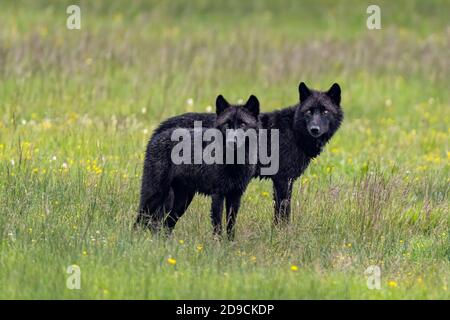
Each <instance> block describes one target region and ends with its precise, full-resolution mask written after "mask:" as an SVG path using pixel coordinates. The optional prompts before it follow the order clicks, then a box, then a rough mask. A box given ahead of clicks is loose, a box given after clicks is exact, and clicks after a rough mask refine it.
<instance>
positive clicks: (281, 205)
mask: <svg viewBox="0 0 450 320" xmlns="http://www.w3.org/2000/svg"><path fill="white" fill-rule="evenodd" d="M299 96H300V102H299V103H298V104H296V105H294V106H292V107H288V108H285V109H282V110H276V111H273V112H266V113H261V114H260V116H259V120H260V123H261V127H262V128H264V129H278V130H279V137H280V148H279V152H280V155H279V156H280V157H279V170H278V172H277V173H276V174H275V175H273V176H261V175H260V173H259V172H260V170H259V168H258V170H257V173H256V174H255V176H258V177H259V178H262V179H272V181H273V189H274V192H273V194H274V200H275V215H274V222H275V223H279V222H282V221H284V222H287V221H289V215H290V211H291V205H290V203H291V194H292V185H293V183H294V181H295V180H296V179H297V178H298V177H299V176H300V175H301V174H302V173H303V172H304V171H305V169H306V168H307V167H308V165H309V163H310V161H311V159H313V158H315V157H317V156H318V155H319V154H320V152H321V151H322V148H323V147H324V146H325V144H326V143H327V142H328V141H329V140H330V139H331V137H332V136H333V135H334V133H335V132H336V131H337V129H338V128H339V126H340V125H341V122H342V120H343V117H344V113H343V111H342V108H341V106H340V103H341V88H340V87H339V85H338V84H337V83H335V84H333V85H332V86H331V88H330V89H329V90H328V91H315V90H310V89H309V88H308V87H307V86H306V85H305V84H304V83H303V82H302V83H300V85H299ZM215 118H216V116H215V115H214V114H211V113H186V114H183V115H180V116H175V117H173V118H170V119H168V120H166V121H164V122H163V123H161V124H160V126H159V128H157V129H156V132H161V131H164V130H167V129H168V128H175V127H192V126H193V123H194V121H202V125H203V127H211V126H213V125H214V121H215ZM269 133H270V131H269ZM268 141H270V136H269V137H268ZM213 205H215V206H219V205H218V204H213Z"/></svg>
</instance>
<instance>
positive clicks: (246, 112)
mask: <svg viewBox="0 0 450 320" xmlns="http://www.w3.org/2000/svg"><path fill="white" fill-rule="evenodd" d="M216 113H217V116H216V115H214V117H213V121H212V122H211V123H210V126H209V127H214V128H217V129H219V130H220V131H221V132H222V134H223V141H224V144H225V141H226V139H225V131H226V129H239V128H240V129H243V130H244V131H245V130H248V129H255V130H257V129H258V115H259V101H258V100H257V98H256V97H254V96H251V97H250V98H249V100H248V101H247V103H246V104H245V105H243V106H233V105H230V104H229V103H228V102H227V101H226V100H225V99H224V98H223V97H222V96H221V95H220V96H218V97H217V101H216ZM192 124H193V123H192ZM176 127H177V126H167V127H164V126H160V128H159V129H158V130H156V131H155V133H154V134H153V136H152V138H151V139H150V141H149V143H148V145H147V151H146V156H145V161H144V173H143V177H142V188H141V200H140V206H139V214H138V217H137V220H136V224H135V225H136V226H138V225H144V226H148V227H150V228H151V229H152V230H155V231H156V230H158V229H159V228H160V227H161V226H162V225H164V227H166V228H167V229H168V231H169V232H170V231H171V230H172V229H173V228H174V227H175V224H176V223H177V221H178V219H179V218H180V217H181V216H182V215H183V214H184V212H185V211H186V209H187V207H188V206H189V204H190V202H191V201H192V198H193V197H194V195H195V193H201V194H204V195H211V196H212V197H213V202H212V207H211V220H212V224H213V227H214V233H215V234H220V233H221V231H222V211H223V202H224V200H225V205H226V214H227V233H228V236H229V237H230V238H232V237H233V236H234V234H233V230H234V225H235V222H236V217H237V213H238V210H239V206H240V200H241V196H242V194H243V193H244V191H245V189H246V188H247V185H248V183H249V182H250V180H251V178H252V177H253V176H254V175H255V172H256V164H253V165H252V164H248V162H246V163H247V164H205V163H202V164H194V163H193V161H192V164H174V163H173V162H172V159H171V152H172V149H173V147H174V146H175V145H176V144H177V143H178V142H176V141H172V140H171V135H172V133H173V130H174V129H175V128H176ZM193 131H194V129H192V128H191V129H190V133H191V136H192V137H193V134H194V133H193ZM207 144H209V143H205V142H203V147H205V146H206V145H207ZM223 150H225V146H224V149H223ZM246 151H247V152H248V151H249V150H248V149H247V150H246ZM223 154H224V157H225V151H224V152H223ZM191 156H192V158H193V156H194V152H193V150H192V152H191ZM224 163H225V162H224Z"/></svg>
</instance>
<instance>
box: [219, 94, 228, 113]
mask: <svg viewBox="0 0 450 320" xmlns="http://www.w3.org/2000/svg"><path fill="white" fill-rule="evenodd" d="M229 106H230V104H229V103H228V101H227V100H225V98H224V97H223V96H222V95H221V94H219V95H218V96H217V98H216V114H217V115H219V114H221V113H222V112H224V111H225V109H226V108H228V107H229Z"/></svg>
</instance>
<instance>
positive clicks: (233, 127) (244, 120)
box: [214, 95, 259, 147]
mask: <svg viewBox="0 0 450 320" xmlns="http://www.w3.org/2000/svg"><path fill="white" fill-rule="evenodd" d="M216 114H217V117H216V121H215V125H214V127H215V128H216V129H218V130H220V131H221V132H222V134H223V136H224V138H225V142H226V144H227V145H232V144H235V143H238V144H239V142H240V141H244V139H238V138H239V137H238V134H239V133H246V132H247V131H248V130H250V129H252V130H256V129H257V128H258V125H259V122H258V115H259V101H258V98H256V97H255V96H254V95H251V96H250V97H249V98H248V100H247V102H246V103H245V104H243V105H232V104H230V103H228V101H227V100H225V98H224V97H223V96H222V95H219V96H218V97H217V99H216ZM237 147H240V145H238V146H237Z"/></svg>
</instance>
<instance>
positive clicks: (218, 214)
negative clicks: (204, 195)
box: [211, 194, 225, 236]
mask: <svg viewBox="0 0 450 320" xmlns="http://www.w3.org/2000/svg"><path fill="white" fill-rule="evenodd" d="M211 198H212V203H211V222H212V225H213V234H214V235H215V236H220V235H221V234H222V212H223V201H224V199H225V197H224V196H223V195H221V194H213V195H212V196H211Z"/></svg>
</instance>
